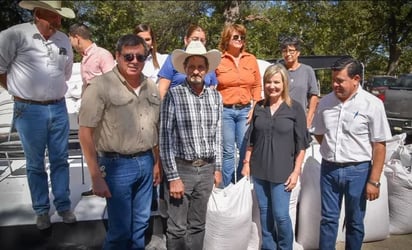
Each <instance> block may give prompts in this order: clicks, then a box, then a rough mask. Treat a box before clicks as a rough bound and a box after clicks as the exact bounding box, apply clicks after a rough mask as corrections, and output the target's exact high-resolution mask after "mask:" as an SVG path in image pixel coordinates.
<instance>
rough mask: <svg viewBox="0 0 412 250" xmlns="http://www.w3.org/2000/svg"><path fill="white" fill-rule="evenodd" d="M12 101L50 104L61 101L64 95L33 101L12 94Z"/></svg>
mask: <svg viewBox="0 0 412 250" xmlns="http://www.w3.org/2000/svg"><path fill="white" fill-rule="evenodd" d="M13 99H14V101H16V102H24V103H28V104H37V105H51V104H56V103H59V102H61V101H62V100H63V99H64V97H62V98H60V99H56V100H48V101H35V100H27V99H23V98H20V97H18V96H13Z"/></svg>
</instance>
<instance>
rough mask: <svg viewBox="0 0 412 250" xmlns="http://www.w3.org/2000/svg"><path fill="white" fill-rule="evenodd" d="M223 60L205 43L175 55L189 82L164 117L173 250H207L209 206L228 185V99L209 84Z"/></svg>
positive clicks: (168, 102) (171, 95)
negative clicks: (225, 117) (212, 197)
mask: <svg viewBox="0 0 412 250" xmlns="http://www.w3.org/2000/svg"><path fill="white" fill-rule="evenodd" d="M220 58H221V56H220V52H219V51H217V50H211V51H209V52H207V51H206V49H205V47H204V46H203V44H202V43H201V42H200V41H192V42H191V43H190V44H189V45H188V47H187V48H186V51H184V50H181V49H177V50H175V51H173V53H172V63H173V66H174V67H175V69H176V70H177V71H178V72H179V73H182V74H186V80H185V82H184V83H183V84H181V85H179V86H177V87H175V88H172V89H170V90H169V91H168V92H167V94H166V96H165V98H164V100H163V103H162V107H161V115H160V117H161V118H160V121H161V122H160V157H161V159H162V165H163V170H164V173H165V175H166V178H167V183H165V196H166V197H165V198H166V201H167V207H168V208H167V213H168V215H169V218H168V221H167V231H166V235H167V241H166V245H167V249H169V250H173V249H175V250H180V249H203V238H204V234H205V219H206V207H207V202H208V200H209V196H210V193H211V192H212V188H213V183H214V184H215V185H216V186H219V184H220V182H221V180H222V173H221V168H222V126H221V123H222V109H223V104H222V98H221V96H220V94H219V92H217V90H215V89H212V88H208V87H206V86H205V81H204V79H205V75H206V74H207V73H208V72H212V71H214V70H215V69H216V67H217V66H218V64H219V63H220Z"/></svg>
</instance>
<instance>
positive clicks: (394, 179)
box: [384, 144, 412, 234]
mask: <svg viewBox="0 0 412 250" xmlns="http://www.w3.org/2000/svg"><path fill="white" fill-rule="evenodd" d="M410 145H412V144H410ZM410 145H408V146H410ZM409 150H410V149H408V148H406V149H405V148H404V149H403V152H402V153H403V154H405V155H404V156H402V160H403V161H401V160H398V159H392V160H390V161H389V162H387V163H386V164H385V168H384V173H385V175H386V178H387V180H388V194H389V232H390V233H391V234H409V233H412V212H411V211H412V173H411V166H410V165H409V166H407V165H404V164H403V163H405V164H406V163H408V156H407V155H406V151H409ZM410 153H412V150H411V151H410ZM409 164H410V156H409Z"/></svg>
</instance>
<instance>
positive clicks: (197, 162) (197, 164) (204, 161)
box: [175, 157, 215, 167]
mask: <svg viewBox="0 0 412 250" xmlns="http://www.w3.org/2000/svg"><path fill="white" fill-rule="evenodd" d="M175 159H176V161H181V162H184V163H186V164H191V165H192V166H193V167H203V166H204V165H206V164H210V163H213V162H214V161H215V159H196V160H193V161H189V160H185V159H182V158H178V157H176V158H175Z"/></svg>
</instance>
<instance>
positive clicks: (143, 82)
mask: <svg viewBox="0 0 412 250" xmlns="http://www.w3.org/2000/svg"><path fill="white" fill-rule="evenodd" d="M113 72H114V74H115V75H117V77H118V78H119V80H120V81H121V82H122V83H123V84H124V85H125V86H126V87H127V88H130V87H129V86H130V84H128V82H127V80H126V78H124V77H123V75H122V74H121V73H120V71H119V68H118V65H116V67H114V68H113ZM139 79H140V85H139V86H140V87H142V86H144V85H146V84H147V81H146V79H147V77H146V76H145V75H143V73H142V72H140V78H139ZM131 90H133V89H132V88H131ZM133 91H134V90H133Z"/></svg>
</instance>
